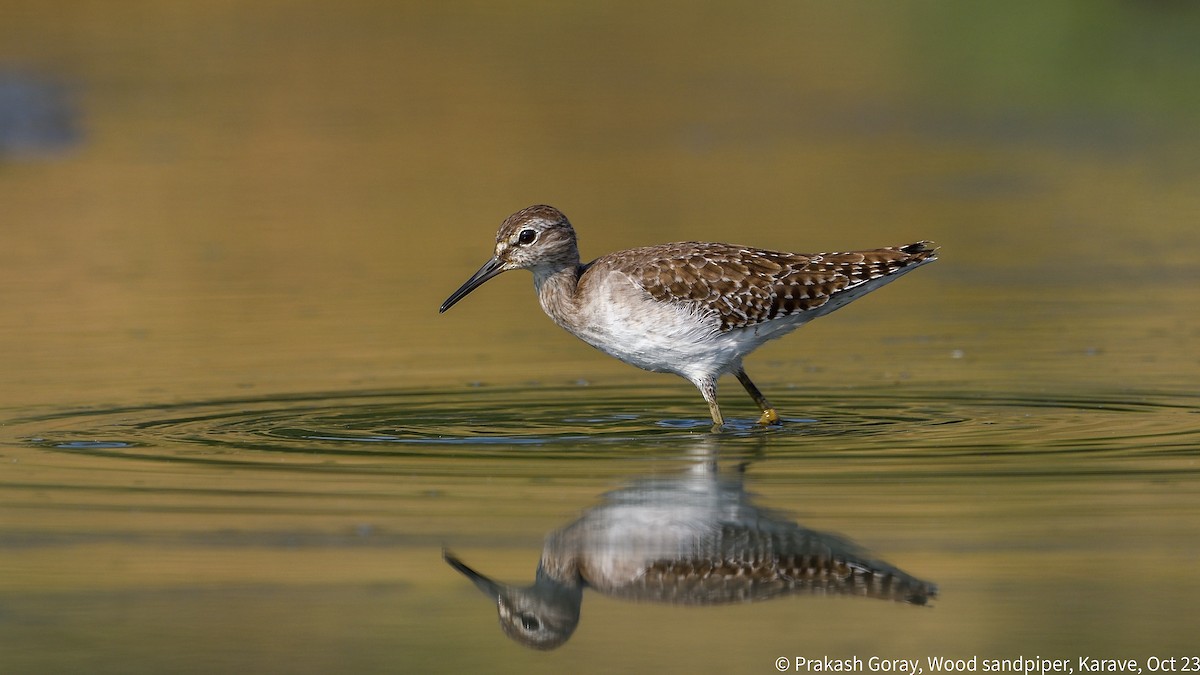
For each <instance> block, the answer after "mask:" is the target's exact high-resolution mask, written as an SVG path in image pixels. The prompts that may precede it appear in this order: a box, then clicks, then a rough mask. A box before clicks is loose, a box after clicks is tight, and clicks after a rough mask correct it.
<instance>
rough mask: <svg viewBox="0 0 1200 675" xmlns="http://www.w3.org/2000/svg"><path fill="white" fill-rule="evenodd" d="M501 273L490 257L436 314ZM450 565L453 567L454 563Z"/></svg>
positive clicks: (499, 265) (501, 269)
mask: <svg viewBox="0 0 1200 675" xmlns="http://www.w3.org/2000/svg"><path fill="white" fill-rule="evenodd" d="M503 271H504V263H502V262H500V259H499V258H497V257H496V256H492V259H491V260H489V261H487V262H485V263H484V264H483V267H480V268H479V271H478V272H476V273H475V274H473V275H472V276H471V278H470V279H467V283H465V284H463V285H462V287H460V288H459V289H458V290H457V291H454V292H453V293H451V294H450V297H448V298H446V301H445V302H443V303H442V308H441V309H439V310H438V314H441V313H442V312H444V311H446V310H448V309H450V308H451V307H453V306H454V303H456V302H458V301H459V300H462V299H463V298H465V297H467V294H468V293H470V292H471V291H473V290H475V289H476V288H479V287H480V286H482V285H483V282H485V281H487V280H488V279H491V278H492V277H494V276H496V275H497V274H500V273H501V272H503ZM447 560H449V559H447ZM450 564H451V565H453V564H454V563H450Z"/></svg>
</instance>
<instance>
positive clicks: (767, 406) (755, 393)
mask: <svg viewBox="0 0 1200 675" xmlns="http://www.w3.org/2000/svg"><path fill="white" fill-rule="evenodd" d="M734 376H735V377H737V379H738V382H741V383H742V386H743V387H745V388H746V393H748V394H750V398H752V399H754V402H755V403H757V404H758V407H759V408H762V411H763V412H762V417H759V418H758V423H759V424H780V423H781V422H780V421H779V413H777V412H775V407H774V406H772V405H771V403H770V402H769V401H767V397H766V396H763V393H762V392H761V391H759V390H758V387H756V386H754V383H753V382H751V381H750V376H749V375H746V371H745V370H743V369H742V368H738V369H737V371H736V372H734Z"/></svg>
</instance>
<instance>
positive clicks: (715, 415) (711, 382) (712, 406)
mask: <svg viewBox="0 0 1200 675" xmlns="http://www.w3.org/2000/svg"><path fill="white" fill-rule="evenodd" d="M693 384H695V385H696V388H697V389H699V390H700V395H701V396H703V397H704V401H705V402H706V403H708V413H709V414H710V415H712V421H713V429H714V430H719V429H720V428H721V427H723V426H724V425H725V418H724V417H722V415H721V408H720V406H718V405H717V380H716V378H705V379H703V380H695V381H693Z"/></svg>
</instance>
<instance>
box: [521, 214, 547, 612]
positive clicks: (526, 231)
mask: <svg viewBox="0 0 1200 675" xmlns="http://www.w3.org/2000/svg"><path fill="white" fill-rule="evenodd" d="M528 231H529V230H526V232H528ZM519 618H520V619H521V625H522V626H523V627H524V628H525V630H528V631H534V630H538V629H539V628H541V627H542V622H541V621H539V620H538V618H537V617H536V616H534V615H532V614H522V615H521V616H520V617H519Z"/></svg>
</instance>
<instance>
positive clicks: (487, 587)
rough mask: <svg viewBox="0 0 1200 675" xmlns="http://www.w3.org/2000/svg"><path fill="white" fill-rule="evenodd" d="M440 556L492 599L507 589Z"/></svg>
mask: <svg viewBox="0 0 1200 675" xmlns="http://www.w3.org/2000/svg"><path fill="white" fill-rule="evenodd" d="M480 283H483V282H480ZM447 302H449V300H447ZM442 558H443V559H445V561H446V562H447V563H449V564H450V566H451V567H453V568H454V569H456V570H458V571H459V572H462V574H463V576H465V577H466V578H468V579H470V580H471V581H472V582H473V583H474V584H475V587H476V588H478V589H479V590H481V591H483V594H484V595H486V596H488V597H490V598H492V599H496V598H499V597H500V596H502V595H504V593H505V592H506V590H507V589H506V588H505V586H504V585H503V584H498V583H496V582H495V581H492V580H491V579H489V578H487V577H485V576H483V575H482V574H480V573H479V572H476V571H475V570H473V569H471V568H470V567H467V566H466V565H464V564H463V561H461V560H459V559H458V558H455V557H454V554H453V553H451V552H450V551H447V550H444V549H443V550H442Z"/></svg>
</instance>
